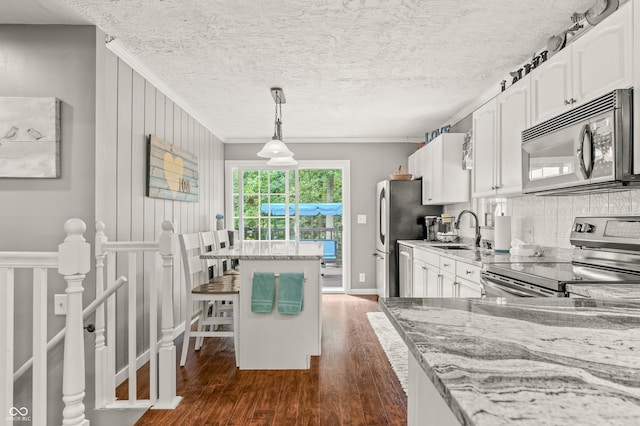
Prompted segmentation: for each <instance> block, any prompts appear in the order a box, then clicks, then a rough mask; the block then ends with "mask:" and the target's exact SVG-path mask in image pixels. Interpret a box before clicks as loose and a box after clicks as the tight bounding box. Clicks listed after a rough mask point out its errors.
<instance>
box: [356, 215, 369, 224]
mask: <svg viewBox="0 0 640 426" xmlns="http://www.w3.org/2000/svg"><path fill="white" fill-rule="evenodd" d="M358 223H359V224H365V223H367V215H366V214H359V215H358Z"/></svg>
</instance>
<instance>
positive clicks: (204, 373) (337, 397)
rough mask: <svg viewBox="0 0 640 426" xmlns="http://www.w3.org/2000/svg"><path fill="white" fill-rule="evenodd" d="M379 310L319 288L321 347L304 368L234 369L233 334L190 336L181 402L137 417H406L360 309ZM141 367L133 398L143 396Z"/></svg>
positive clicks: (400, 420)
mask: <svg viewBox="0 0 640 426" xmlns="http://www.w3.org/2000/svg"><path fill="white" fill-rule="evenodd" d="M378 310H379V309H378V304H377V302H376V300H375V298H374V297H355V296H345V295H324V296H323V328H322V355H321V356H320V357H313V358H312V362H311V369H309V370H276V371H255V370H238V369H236V368H235V365H234V359H235V358H234V349H233V339H232V338H208V339H205V343H204V345H203V346H202V349H201V350H200V351H199V352H193V340H192V344H191V345H190V352H189V355H188V357H187V364H186V366H185V367H183V368H181V367H178V384H177V393H178V395H181V396H182V397H183V400H182V402H181V403H180V405H179V406H178V408H177V409H175V410H149V411H147V413H145V415H144V416H143V417H142V418H141V419H140V420H139V421H138V423H136V424H138V425H204V424H207V425H274V426H280V425H284V426H289V425H329V426H334V425H406V423H407V398H406V395H405V394H404V391H403V390H402V387H401V386H400V382H399V381H398V378H397V377H396V375H395V374H394V372H393V370H392V369H391V366H390V365H389V362H388V360H387V358H386V356H385V354H384V351H383V350H382V347H381V346H380V344H379V342H378V339H377V338H376V335H375V333H374V331H373V329H372V328H371V325H370V323H369V321H368V319H367V316H366V313H367V312H371V311H378ZM176 344H177V352H176V353H177V354H180V349H181V344H182V343H181V341H179V342H177V343H176ZM145 371H146V372H147V373H148V368H142V369H140V370H139V374H138V389H139V398H145V397H146V398H148V391H147V390H146V389H148V374H145ZM145 377H146V379H145ZM126 386H127V383H126V382H125V383H123V384H122V385H121V386H120V387H119V388H118V396H119V397H122V398H126V389H127V388H126ZM145 391H146V392H147V395H146V396H145V395H144V392H145Z"/></svg>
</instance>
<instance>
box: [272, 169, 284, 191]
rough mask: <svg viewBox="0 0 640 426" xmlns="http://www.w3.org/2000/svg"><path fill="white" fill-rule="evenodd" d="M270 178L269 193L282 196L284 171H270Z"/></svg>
mask: <svg viewBox="0 0 640 426" xmlns="http://www.w3.org/2000/svg"><path fill="white" fill-rule="evenodd" d="M270 178H271V193H272V194H284V192H285V191H284V189H285V188H284V182H285V180H284V179H285V171H284V170H271V172H270Z"/></svg>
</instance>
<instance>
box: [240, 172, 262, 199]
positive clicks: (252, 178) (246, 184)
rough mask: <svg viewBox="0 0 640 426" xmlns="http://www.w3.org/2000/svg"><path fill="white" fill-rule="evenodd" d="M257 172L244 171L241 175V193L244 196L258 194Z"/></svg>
mask: <svg viewBox="0 0 640 426" xmlns="http://www.w3.org/2000/svg"><path fill="white" fill-rule="evenodd" d="M258 176H259V171H258V170H246V171H244V172H243V174H242V191H243V192H244V193H245V194H257V193H258Z"/></svg>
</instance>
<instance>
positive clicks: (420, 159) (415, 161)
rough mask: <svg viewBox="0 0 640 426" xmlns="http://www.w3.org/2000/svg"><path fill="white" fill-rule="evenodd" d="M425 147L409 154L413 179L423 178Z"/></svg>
mask: <svg viewBox="0 0 640 426" xmlns="http://www.w3.org/2000/svg"><path fill="white" fill-rule="evenodd" d="M424 153H425V151H424V147H422V148H420V149H418V150H417V151H416V152H414V153H413V154H411V155H410V156H409V171H408V172H407V173H409V174H411V175H413V179H417V178H421V177H422V174H423V173H424V170H423V169H424Z"/></svg>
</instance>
